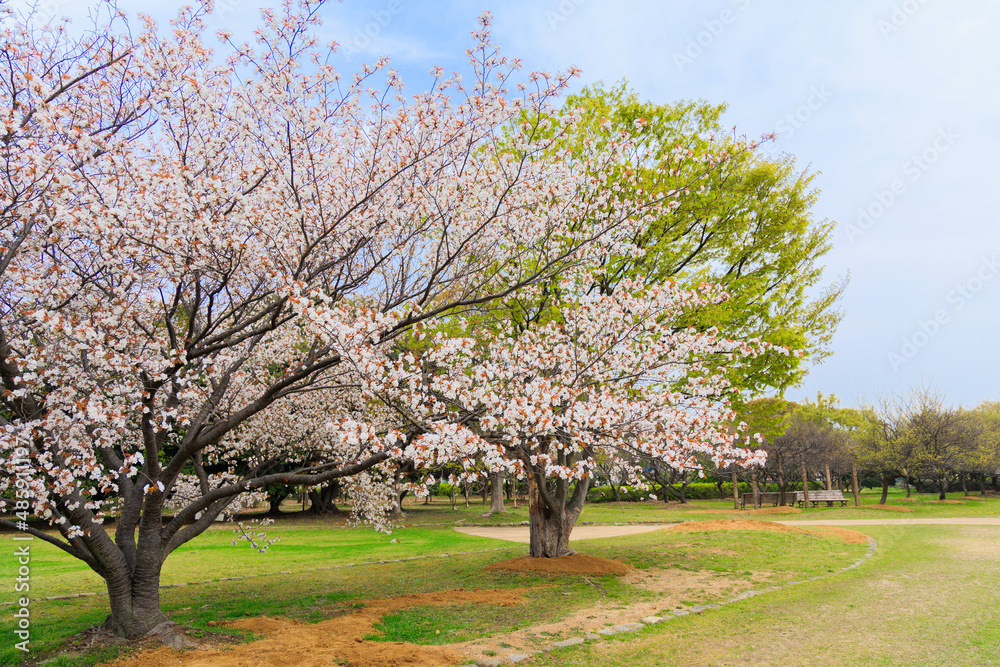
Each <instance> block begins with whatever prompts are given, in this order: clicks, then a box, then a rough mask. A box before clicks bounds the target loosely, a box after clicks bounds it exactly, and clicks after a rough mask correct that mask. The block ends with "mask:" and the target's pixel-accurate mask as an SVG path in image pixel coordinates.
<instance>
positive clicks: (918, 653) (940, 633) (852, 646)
mask: <svg viewBox="0 0 1000 667" xmlns="http://www.w3.org/2000/svg"><path fill="white" fill-rule="evenodd" d="M864 531H865V532H866V533H869V534H871V535H872V536H873V537H875V538H876V539H877V540H878V542H879V549H878V551H877V552H876V554H875V555H874V556H873V557H872V558H871V559H870V560H869V561H867V562H866V563H865V564H863V565H862V566H860V567H858V568H857V569H855V570H852V571H850V572H847V573H844V574H839V575H837V576H836V577H832V578H829V579H824V580H821V581H816V582H809V583H806V584H802V585H799V586H794V587H791V588H786V589H783V590H781V591H777V592H774V593H771V594H768V595H766V596H761V597H759V598H753V599H751V600H746V601H744V602H739V603H736V604H732V605H728V606H726V607H724V608H722V609H718V610H713V611H711V612H708V613H705V614H704V615H701V616H687V617H684V618H679V619H675V620H672V621H670V622H669V623H665V624H661V625H656V626H650V627H648V628H646V629H644V630H642V631H640V632H638V633H635V634H630V635H620V636H618V637H615V638H613V639H611V640H608V641H601V642H593V643H588V644H586V645H583V646H581V647H575V648H571V649H562V650H559V651H554V652H552V653H551V654H548V655H545V656H542V657H539V658H537V659H535V660H533V661H532V662H531V663H530V664H531V665H546V666H551V665H569V664H572V665H592V666H594V667H598V666H600V667H603V666H605V665H630V666H631V665H636V666H644V665H650V666H651V665H666V664H674V663H683V664H686V665H706V666H709V665H711V666H724V665H733V666H735V665H750V664H753V665H787V666H789V667H793V666H796V665H823V664H830V663H831V662H834V663H835V664H838V665H866V666H868V665H883V666H897V665H898V666H899V667H903V666H907V667H910V666H913V665H920V666H921V667H929V666H932V665H942V666H944V665H996V664H1000V600H998V599H997V596H996V588H995V585H994V583H995V582H996V581H1000V528H998V527H995V526H866V527H865V528H864ZM832 656H835V660H834V659H833V658H832Z"/></svg>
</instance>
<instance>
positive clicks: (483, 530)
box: [455, 517, 1000, 544]
mask: <svg viewBox="0 0 1000 667" xmlns="http://www.w3.org/2000/svg"><path fill="white" fill-rule="evenodd" d="M775 523H780V524H784V525H786V526H920V525H923V526H1000V517H998V518H991V517H981V518H962V519H947V518H942V519H827V520H825V521H824V520H798V521H776V522H775ZM670 525H672V524H662V523H661V524H643V525H638V526H577V527H576V528H574V529H573V541H574V542H575V541H577V540H594V539H597V538H599V537H619V536H621V535H637V534H639V533H649V532H652V531H654V530H660V529H661V528H666V527H668V526H670ZM455 530H457V531H458V532H460V533H465V534H466V535H475V536H476V537H492V538H493V539H496V540H507V541H508V542H519V543H521V544H528V542H529V541H530V540H529V538H528V527H527V526H495V527H489V526H475V527H469V528H455Z"/></svg>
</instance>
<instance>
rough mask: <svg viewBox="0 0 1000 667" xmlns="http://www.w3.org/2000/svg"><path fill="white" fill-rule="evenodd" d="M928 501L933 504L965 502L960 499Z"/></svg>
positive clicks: (958, 503) (962, 503)
mask: <svg viewBox="0 0 1000 667" xmlns="http://www.w3.org/2000/svg"><path fill="white" fill-rule="evenodd" d="M927 502H928V503H934V504H935V505H940V504H944V505H964V504H965V503H964V502H962V501H961V500H928V501H927Z"/></svg>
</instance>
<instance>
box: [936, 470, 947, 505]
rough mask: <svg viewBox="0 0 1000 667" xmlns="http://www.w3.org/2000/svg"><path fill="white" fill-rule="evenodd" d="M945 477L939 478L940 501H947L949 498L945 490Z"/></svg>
mask: <svg viewBox="0 0 1000 667" xmlns="http://www.w3.org/2000/svg"><path fill="white" fill-rule="evenodd" d="M944 484H945V482H944V475H941V476H940V477H938V500H945V499H946V498H947V497H948V496H947V495H946V494H947V489H946V488H945V485H944Z"/></svg>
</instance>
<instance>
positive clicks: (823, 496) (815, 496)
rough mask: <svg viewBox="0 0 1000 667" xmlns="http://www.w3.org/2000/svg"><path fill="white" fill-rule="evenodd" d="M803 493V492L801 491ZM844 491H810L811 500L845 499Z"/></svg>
mask: <svg viewBox="0 0 1000 667" xmlns="http://www.w3.org/2000/svg"><path fill="white" fill-rule="evenodd" d="M800 493H801V492H800ZM843 498H844V492H843V491H810V492H809V500H843Z"/></svg>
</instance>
